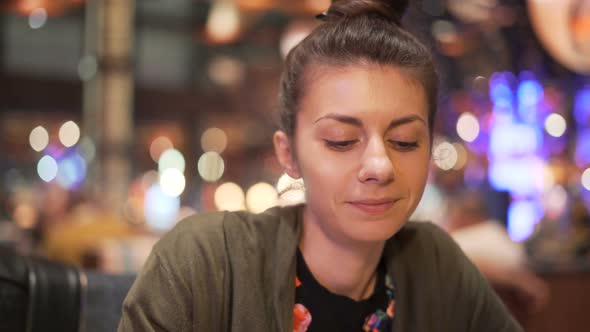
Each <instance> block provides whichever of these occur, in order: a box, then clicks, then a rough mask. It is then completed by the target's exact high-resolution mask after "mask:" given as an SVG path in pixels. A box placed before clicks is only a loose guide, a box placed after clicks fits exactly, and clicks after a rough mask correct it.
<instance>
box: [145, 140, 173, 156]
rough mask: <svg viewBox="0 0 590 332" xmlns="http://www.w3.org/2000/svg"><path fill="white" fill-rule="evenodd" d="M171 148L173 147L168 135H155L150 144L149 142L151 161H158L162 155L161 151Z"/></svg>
mask: <svg viewBox="0 0 590 332" xmlns="http://www.w3.org/2000/svg"><path fill="white" fill-rule="evenodd" d="M172 148H174V145H173V144H172V141H171V140H170V139H169V138H168V137H166V136H160V137H157V138H156V139H154V140H153V141H152V144H150V157H152V160H153V161H155V162H158V160H160V156H162V153H163V152H164V151H166V150H170V149H172Z"/></svg>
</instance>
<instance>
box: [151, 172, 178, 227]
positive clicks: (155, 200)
mask: <svg viewBox="0 0 590 332" xmlns="http://www.w3.org/2000/svg"><path fill="white" fill-rule="evenodd" d="M179 210H180V199H179V198H178V197H173V196H170V195H167V194H166V193H164V191H162V188H160V186H159V185H157V184H155V185H152V186H151V187H150V188H149V189H148V190H147V192H146V194H145V201H144V213H145V221H146V224H147V225H148V226H149V227H150V228H151V229H152V230H154V231H156V232H165V231H168V230H169V229H171V228H172V227H173V226H174V224H175V223H176V220H177V217H178V212H179Z"/></svg>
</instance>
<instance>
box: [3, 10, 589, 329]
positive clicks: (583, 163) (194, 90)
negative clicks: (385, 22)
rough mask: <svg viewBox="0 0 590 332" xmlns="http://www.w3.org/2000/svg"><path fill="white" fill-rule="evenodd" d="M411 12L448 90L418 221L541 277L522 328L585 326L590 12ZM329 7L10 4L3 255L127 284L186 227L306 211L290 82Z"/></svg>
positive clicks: (409, 21) (410, 23)
mask: <svg viewBox="0 0 590 332" xmlns="http://www.w3.org/2000/svg"><path fill="white" fill-rule="evenodd" d="M410 2H411V8H410V9H409V11H408V13H407V15H406V16H405V18H404V24H405V27H406V28H407V29H408V30H410V31H411V32H413V33H414V34H415V35H416V36H418V38H419V39H421V40H422V41H423V42H424V43H425V44H426V45H427V46H428V47H429V48H431V49H432V51H433V53H434V54H435V59H436V62H437V65H438V67H439V70H440V73H441V77H442V82H441V83H442V91H441V97H440V108H439V115H438V120H437V121H438V122H437V128H436V129H435V133H436V135H437V136H436V137H435V140H434V146H433V166H432V171H431V174H430V175H431V176H430V181H429V184H428V187H427V189H426V192H425V195H424V198H423V201H422V202H421V205H420V207H419V209H418V211H417V212H416V214H415V216H414V217H415V218H416V219H419V220H431V221H434V222H436V223H438V224H439V225H441V226H442V227H443V228H445V229H447V230H448V231H449V232H451V233H452V234H456V239H457V241H458V242H459V243H460V244H461V245H462V247H464V249H465V250H466V251H467V252H468V254H469V255H470V257H475V258H474V259H477V257H479V256H478V255H483V256H486V255H488V256H494V255H496V256H495V257H492V258H491V260H492V261H494V260H495V261H496V262H499V264H500V265H501V264H504V263H503V262H507V261H510V262H515V263H514V264H515V265H518V266H519V268H520V267H523V266H524V268H526V269H527V270H528V271H532V273H534V274H536V275H537V276H539V277H540V278H541V279H542V280H543V281H544V282H546V283H547V285H548V287H549V290H550V296H549V300H548V304H547V305H546V306H545V307H544V309H542V310H541V311H540V312H538V313H537V314H534V315H527V316H522V317H524V318H522V317H521V318H520V320H521V322H523V324H524V325H525V327H526V328H527V330H529V331H556V330H559V331H583V330H587V329H588V328H589V327H588V326H590V321H589V320H588V319H589V318H588V317H587V314H586V311H587V308H588V305H589V304H590V217H589V211H590V1H588V0H554V1H548V0H528V1H525V0H461V1H460V0H416V1H410ZM329 3H330V1H329V0H299V1H288V0H211V1H205V0H140V1H134V0H102V1H100V0H1V1H0V10H1V11H0V131H1V135H0V244H1V245H2V246H6V247H10V248H14V249H15V250H17V251H18V252H20V253H22V254H26V255H28V254H35V255H41V256H44V257H47V258H49V259H51V260H53V261H56V262H62V263H67V264H72V265H76V266H79V267H82V268H84V269H90V270H95V271H100V272H101V273H111V274H123V273H128V274H133V273H136V272H137V271H138V270H139V269H140V268H141V265H142V263H143V262H144V260H145V258H146V257H147V255H148V254H149V251H150V250H151V247H152V245H153V244H154V243H155V242H156V241H157V239H158V238H159V237H161V236H162V234H163V233H165V232H166V231H167V230H169V229H170V228H172V227H173V226H174V225H175V223H177V222H178V221H179V220H181V219H182V218H184V217H186V216H188V215H191V214H195V213H205V212H208V211H215V210H249V211H253V212H261V211H264V210H265V209H267V208H268V207H271V206H274V205H277V204H290V203H294V202H297V201H300V200H301V197H302V193H301V192H300V191H299V192H297V190H291V191H289V192H287V193H286V194H285V195H281V196H280V198H279V195H278V193H279V192H282V191H284V190H285V188H289V187H290V186H292V184H293V183H295V184H297V182H296V181H294V180H293V179H289V178H288V177H286V176H285V175H283V174H282V170H281V168H280V166H279V164H278V162H277V161H276V160H275V158H274V153H273V149H272V134H273V132H274V130H276V128H277V125H276V123H277V116H276V115H277V93H278V80H279V77H280V73H281V69H282V62H283V59H284V56H285V54H286V53H287V52H288V51H289V50H290V49H291V48H292V47H293V46H294V45H296V44H297V42H298V41H299V40H301V39H302V38H304V37H305V36H306V34H307V33H308V32H309V31H310V30H311V29H312V28H313V27H314V26H315V25H316V24H319V22H317V21H316V20H314V18H313V17H314V15H315V14H318V13H321V12H323V11H325V10H326V9H327V7H328V6H329ZM477 225H479V226H482V225H493V226H492V227H491V228H489V227H488V228H486V227H487V226H483V227H475V226H477ZM470 252H471V254H470ZM486 259H488V260H489V259H490V258H489V257H488V258H486ZM506 271H508V272H506V273H507V274H508V277H506V276H505V278H510V273H512V272H511V271H513V270H506Z"/></svg>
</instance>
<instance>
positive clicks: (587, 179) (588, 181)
mask: <svg viewBox="0 0 590 332" xmlns="http://www.w3.org/2000/svg"><path fill="white" fill-rule="evenodd" d="M582 186H584V188H586V190H590V168H587V169H586V170H585V171H584V173H582Z"/></svg>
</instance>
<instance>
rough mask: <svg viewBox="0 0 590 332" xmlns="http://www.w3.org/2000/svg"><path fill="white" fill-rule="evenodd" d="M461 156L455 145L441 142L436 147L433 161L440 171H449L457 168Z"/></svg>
mask: <svg viewBox="0 0 590 332" xmlns="http://www.w3.org/2000/svg"><path fill="white" fill-rule="evenodd" d="M458 159H459V155H458V153H457V150H456V149H455V147H454V146H453V144H451V143H449V142H441V143H439V144H438V145H436V146H435V147H434V151H433V160H434V163H435V165H436V166H438V167H439V168H440V169H442V170H445V171H448V170H450V169H452V168H453V167H455V165H456V164H457V161H458Z"/></svg>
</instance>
